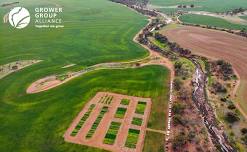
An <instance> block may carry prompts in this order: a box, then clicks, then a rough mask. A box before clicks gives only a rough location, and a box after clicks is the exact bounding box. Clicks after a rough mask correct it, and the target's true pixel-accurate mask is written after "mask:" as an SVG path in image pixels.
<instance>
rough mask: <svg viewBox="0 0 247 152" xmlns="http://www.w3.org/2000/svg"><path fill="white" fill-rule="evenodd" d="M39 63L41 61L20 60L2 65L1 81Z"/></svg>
mask: <svg viewBox="0 0 247 152" xmlns="http://www.w3.org/2000/svg"><path fill="white" fill-rule="evenodd" d="M39 62H41V60H20V61H15V62H11V63H8V64H5V65H0V79H2V78H3V77H5V76H7V75H9V74H11V73H13V72H16V71H19V70H21V69H23V68H25V67H28V66H31V65H33V64H35V63H39Z"/></svg>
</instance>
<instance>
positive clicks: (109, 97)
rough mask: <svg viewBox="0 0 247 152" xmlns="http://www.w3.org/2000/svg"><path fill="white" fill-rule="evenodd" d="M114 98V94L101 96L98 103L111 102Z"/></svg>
mask: <svg viewBox="0 0 247 152" xmlns="http://www.w3.org/2000/svg"><path fill="white" fill-rule="evenodd" d="M112 99H113V96H109V95H105V96H104V97H101V98H100V100H99V102H98V103H103V104H107V105H109V104H111V102H112Z"/></svg>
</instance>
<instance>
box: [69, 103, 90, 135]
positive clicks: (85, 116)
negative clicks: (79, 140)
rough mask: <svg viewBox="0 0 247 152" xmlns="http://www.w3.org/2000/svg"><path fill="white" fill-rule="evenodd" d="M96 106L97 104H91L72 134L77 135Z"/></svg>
mask: <svg viewBox="0 0 247 152" xmlns="http://www.w3.org/2000/svg"><path fill="white" fill-rule="evenodd" d="M94 107H95V104H91V105H90V107H89V108H88V110H87V112H86V113H85V114H84V115H83V117H82V118H81V119H80V121H79V123H78V124H77V125H76V127H75V128H74V129H73V131H72V132H71V134H70V135H71V136H76V135H77V133H78V132H79V130H80V129H81V127H82V126H83V124H84V123H85V121H86V120H87V119H88V117H89V116H90V114H91V112H92V111H93V109H94Z"/></svg>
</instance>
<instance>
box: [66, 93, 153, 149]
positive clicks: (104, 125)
mask: <svg viewBox="0 0 247 152" xmlns="http://www.w3.org/2000/svg"><path fill="white" fill-rule="evenodd" d="M105 95H108V96H113V98H112V101H111V103H110V104H105V103H99V101H100V99H101V97H103V96H105ZM122 99H130V102H129V105H128V106H123V105H121V104H120V102H121V100H122ZM138 101H144V102H146V104H147V105H146V108H145V113H144V115H138V114H136V113H135V109H136V106H137V103H138ZM92 104H95V105H96V106H95V107H94V109H93V111H92V112H91V114H90V115H89V117H88V118H87V119H86V121H85V122H84V124H83V125H82V127H81V129H80V130H79V132H78V133H77V134H76V136H71V133H72V132H73V130H74V128H75V127H76V125H77V124H78V123H79V121H80V119H81V118H82V117H83V115H84V114H85V113H86V112H87V111H88V109H89V107H90V106H91V105H92ZM104 106H107V107H108V111H107V112H106V113H105V115H104V116H103V118H102V120H101V121H100V123H99V125H98V127H97V129H96V131H95V133H94V134H93V136H92V137H91V138H90V139H87V138H86V135H87V133H88V131H89V130H90V128H91V126H92V124H93V123H94V121H95V120H96V119H97V117H98V115H99V113H100V111H101V109H102V107H104ZM118 107H127V111H126V113H125V116H124V118H123V119H120V118H115V117H114V115H115V113H116V110H117V108H118ZM150 110H151V99H150V98H140V97H133V96H126V95H121V94H116V93H109V92H98V93H97V94H96V96H95V97H93V98H92V99H91V100H90V101H89V102H88V103H87V104H86V105H85V106H84V108H83V109H82V111H81V112H80V113H79V114H78V116H77V117H76V118H75V119H74V121H73V122H72V124H71V125H70V127H69V128H68V130H67V131H66V132H65V134H64V139H65V141H67V142H71V143H76V144H82V145H87V146H92V147H97V148H102V149H106V150H110V151H114V152H126V151H128V152H141V151H142V149H143V145H144V139H145V133H146V127H147V122H148V118H149V115H150ZM133 117H141V118H142V119H143V123H142V125H141V126H136V125H133V124H131V122H132V118H133ZM112 121H115V122H121V126H120V128H119V130H118V133H117V137H116V139H115V142H114V144H113V145H108V144H104V143H103V140H104V137H105V135H106V133H107V131H108V128H109V126H110V124H111V122H112ZM129 128H132V129H138V130H140V134H139V138H138V139H139V140H138V142H137V144H136V148H127V147H125V141H126V139H127V135H128V130H129Z"/></svg>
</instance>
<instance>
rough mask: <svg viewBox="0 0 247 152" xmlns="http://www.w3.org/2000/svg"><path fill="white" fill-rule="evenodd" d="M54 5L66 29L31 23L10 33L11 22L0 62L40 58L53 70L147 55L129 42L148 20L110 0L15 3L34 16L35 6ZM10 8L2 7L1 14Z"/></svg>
mask: <svg viewBox="0 0 247 152" xmlns="http://www.w3.org/2000/svg"><path fill="white" fill-rule="evenodd" d="M1 3H3V2H1ZM55 4H59V5H61V6H63V10H64V13H63V20H64V22H65V23H64V25H65V28H62V29H37V28H34V26H32V25H29V26H28V27H27V28H25V29H22V30H14V29H13V28H12V27H11V26H9V24H1V26H0V33H1V37H0V42H1V45H0V54H1V56H0V64H4V63H7V62H10V61H15V60H20V59H30V58H35V59H42V60H44V62H43V64H44V66H46V67H48V65H49V67H50V68H52V69H53V70H54V69H55V68H54V66H55V65H56V66H59V65H60V66H63V65H67V64H70V63H75V64H77V65H79V66H86V65H93V64H96V63H101V62H107V61H108V62H110V61H120V60H129V59H134V58H141V57H143V56H145V55H147V52H146V51H145V50H144V49H142V48H141V47H140V46H138V45H137V44H135V43H134V42H133V41H132V38H133V37H134V35H135V34H136V33H137V32H138V31H139V30H140V29H141V28H142V27H143V26H144V25H145V24H146V23H147V20H146V18H145V17H144V16H142V15H140V14H138V13H136V12H134V11H130V10H129V9H127V8H126V7H124V6H122V5H118V4H115V3H112V2H110V1H108V0H83V1H76V0H71V1H65V0H62V1H57V0H54V1H52V2H50V1H48V0H45V1H38V0H32V1H31V0H22V1H20V4H19V5H20V6H25V7H26V8H27V9H29V11H30V12H31V13H32V14H31V15H32V16H31V17H33V16H34V15H33V14H34V8H35V7H37V6H55ZM96 4H97V5H96ZM10 8H11V7H10ZM10 8H1V9H0V16H4V14H6V13H7V12H8V11H9V9H10ZM116 12H118V13H116ZM1 20H2V18H1ZM32 24H33V23H32ZM2 25H3V26H2ZM123 31H124V32H123ZM6 42H11V45H10V44H5V43H6ZM24 42H25V43H24ZM20 46H21V47H20ZM54 64H55V65H54ZM74 68H76V66H75V67H74Z"/></svg>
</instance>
